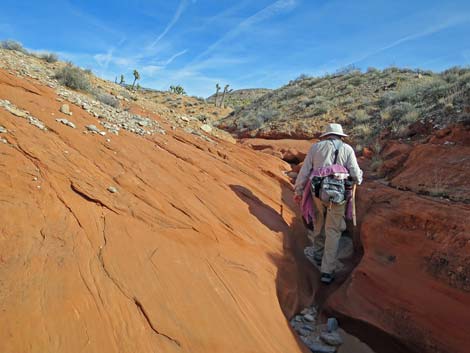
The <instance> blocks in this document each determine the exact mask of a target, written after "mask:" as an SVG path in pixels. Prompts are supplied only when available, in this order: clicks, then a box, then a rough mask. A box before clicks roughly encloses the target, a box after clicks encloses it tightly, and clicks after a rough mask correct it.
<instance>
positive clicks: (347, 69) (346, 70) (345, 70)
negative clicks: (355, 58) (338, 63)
mask: <svg viewBox="0 0 470 353" xmlns="http://www.w3.org/2000/svg"><path fill="white" fill-rule="evenodd" d="M357 72H359V73H361V70H360V69H359V68H358V67H357V66H356V65H354V64H350V65H347V66H344V67H341V68H339V69H338V70H336V75H349V74H352V73H357Z"/></svg>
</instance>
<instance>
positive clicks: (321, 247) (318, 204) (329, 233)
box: [309, 196, 346, 274]
mask: <svg viewBox="0 0 470 353" xmlns="http://www.w3.org/2000/svg"><path fill="white" fill-rule="evenodd" d="M313 205H314V211H315V224H314V229H313V232H309V235H310V236H311V237H312V238H313V239H312V238H310V240H311V241H312V243H313V250H314V257H315V259H316V260H318V261H320V260H321V263H322V265H321V272H322V273H330V274H331V273H333V272H334V271H335V268H336V256H337V253H338V244H339V239H340V238H341V233H343V231H344V230H345V229H346V221H345V220H344V212H345V209H346V203H344V204H342V205H336V204H331V207H330V204H328V203H326V202H323V201H322V200H320V199H319V198H318V197H315V196H314V197H313Z"/></svg>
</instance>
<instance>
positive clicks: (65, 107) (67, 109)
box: [59, 104, 72, 115]
mask: <svg viewBox="0 0 470 353" xmlns="http://www.w3.org/2000/svg"><path fill="white" fill-rule="evenodd" d="M59 111H60V112H61V113H64V114H66V115H72V112H71V111H70V107H69V105H68V104H62V106H61V107H60V109H59Z"/></svg>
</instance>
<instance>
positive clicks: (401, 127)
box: [390, 121, 410, 137]
mask: <svg viewBox="0 0 470 353" xmlns="http://www.w3.org/2000/svg"><path fill="white" fill-rule="evenodd" d="M390 130H391V132H392V133H393V134H394V135H395V136H398V137H406V136H407V135H408V133H409V131H410V130H409V128H408V125H406V124H403V123H402V122H399V121H394V122H393V123H392V124H391V125H390Z"/></svg>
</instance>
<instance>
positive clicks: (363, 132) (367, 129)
mask: <svg viewBox="0 0 470 353" xmlns="http://www.w3.org/2000/svg"><path fill="white" fill-rule="evenodd" d="M353 134H354V135H356V136H359V137H362V138H364V139H367V138H369V137H370V136H371V135H372V127H371V126H370V124H367V123H364V124H359V125H356V126H354V127H353Z"/></svg>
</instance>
